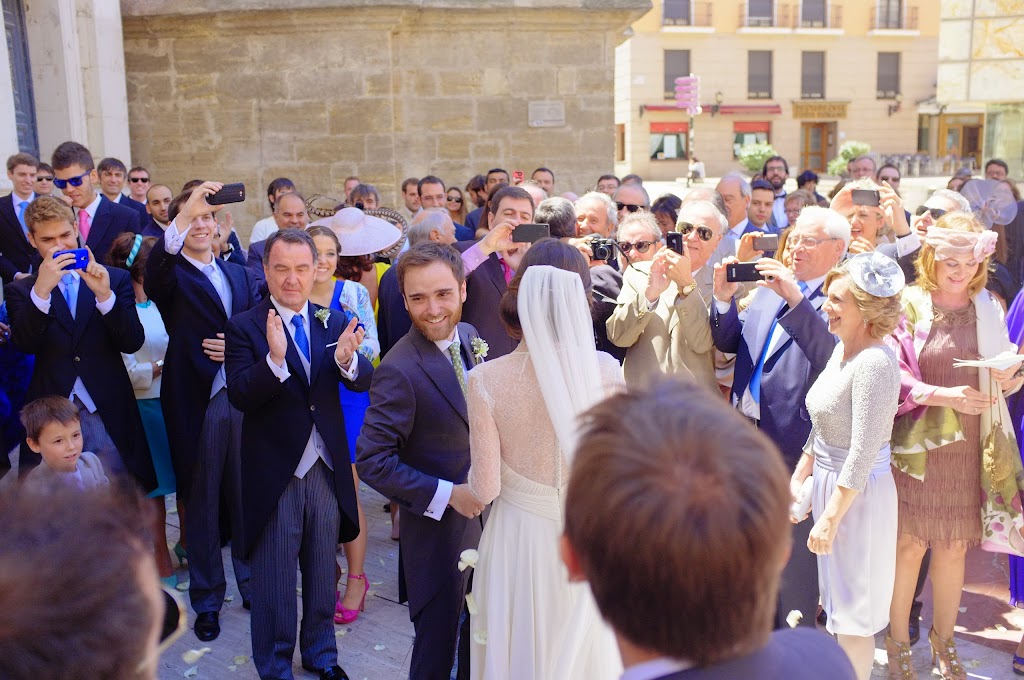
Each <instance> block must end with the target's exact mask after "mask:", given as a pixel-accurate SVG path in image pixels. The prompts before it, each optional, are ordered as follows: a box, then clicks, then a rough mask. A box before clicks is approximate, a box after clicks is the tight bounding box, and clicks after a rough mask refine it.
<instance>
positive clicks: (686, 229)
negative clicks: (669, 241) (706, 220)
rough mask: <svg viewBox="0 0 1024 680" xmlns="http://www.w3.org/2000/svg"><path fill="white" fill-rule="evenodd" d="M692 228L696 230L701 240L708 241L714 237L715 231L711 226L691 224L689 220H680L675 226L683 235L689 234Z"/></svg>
mask: <svg viewBox="0 0 1024 680" xmlns="http://www.w3.org/2000/svg"><path fill="white" fill-rule="evenodd" d="M694 229H696V230H697V238H699V239H700V240H701V241H710V240H711V239H713V238H714V237H715V232H714V231H713V230H712V229H711V227H705V226H704V225H703V224H698V225H692V224H690V223H689V222H680V223H679V224H678V225H677V226H676V231H678V232H679V233H680V234H682V235H683V236H689V235H690V232H691V231H693V230H694Z"/></svg>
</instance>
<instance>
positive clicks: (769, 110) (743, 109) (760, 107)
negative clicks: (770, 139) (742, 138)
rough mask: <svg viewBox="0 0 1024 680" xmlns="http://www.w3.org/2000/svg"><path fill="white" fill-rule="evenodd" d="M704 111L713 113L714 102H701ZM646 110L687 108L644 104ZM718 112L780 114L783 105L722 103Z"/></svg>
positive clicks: (682, 110)
mask: <svg viewBox="0 0 1024 680" xmlns="http://www.w3.org/2000/svg"><path fill="white" fill-rule="evenodd" d="M700 106H701V108H702V109H704V113H711V107H712V106H714V104H710V103H709V104H701V105H700ZM642 108H643V109H644V110H645V111H680V112H683V113H685V112H686V109H681V108H679V107H678V106H676V105H675V104H644V105H643V107H642ZM718 112H719V113H721V114H725V115H730V114H731V115H744V114H758V113H760V114H767V115H780V114H781V113H782V107H781V106H779V105H778V104H722V105H721V106H720V107H719V108H718Z"/></svg>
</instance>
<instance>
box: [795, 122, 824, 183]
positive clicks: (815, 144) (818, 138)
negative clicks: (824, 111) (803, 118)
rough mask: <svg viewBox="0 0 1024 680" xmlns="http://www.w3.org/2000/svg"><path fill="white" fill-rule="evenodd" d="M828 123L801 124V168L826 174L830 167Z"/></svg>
mask: <svg viewBox="0 0 1024 680" xmlns="http://www.w3.org/2000/svg"><path fill="white" fill-rule="evenodd" d="M828 126H829V124H828V123H801V124H800V132H801V139H802V141H801V144H800V167H801V168H803V169H805V170H814V171H815V172H821V173H823V172H825V169H826V167H827V165H828Z"/></svg>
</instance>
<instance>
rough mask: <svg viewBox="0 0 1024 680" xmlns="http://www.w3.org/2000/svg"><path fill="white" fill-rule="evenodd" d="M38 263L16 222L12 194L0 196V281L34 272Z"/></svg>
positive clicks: (16, 216)
mask: <svg viewBox="0 0 1024 680" xmlns="http://www.w3.org/2000/svg"><path fill="white" fill-rule="evenodd" d="M97 257H99V254H97ZM40 261H41V260H40V258H39V253H37V252H36V249H35V248H33V247H32V244H30V243H29V242H28V238H27V237H26V236H25V232H24V231H23V230H22V228H21V222H19V221H18V213H17V212H16V211H15V210H14V194H8V195H6V196H0V279H3V280H4V281H5V282H7V283H10V282H11V281H13V280H14V275H15V274H17V273H18V272H25V273H28V271H29V269H31V270H32V271H35V268H36V267H38V266H39V262H40Z"/></svg>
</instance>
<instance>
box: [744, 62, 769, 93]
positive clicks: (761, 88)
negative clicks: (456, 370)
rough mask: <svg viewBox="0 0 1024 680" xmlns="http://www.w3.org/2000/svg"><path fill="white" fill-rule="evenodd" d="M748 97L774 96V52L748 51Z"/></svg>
mask: <svg viewBox="0 0 1024 680" xmlns="http://www.w3.org/2000/svg"><path fill="white" fill-rule="evenodd" d="M747 98H748V99H771V98H772V53H771V51H769V50H750V51H749V52H747Z"/></svg>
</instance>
